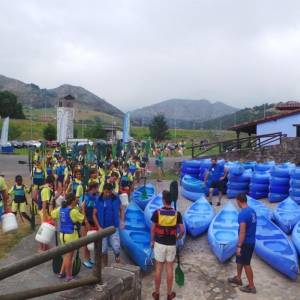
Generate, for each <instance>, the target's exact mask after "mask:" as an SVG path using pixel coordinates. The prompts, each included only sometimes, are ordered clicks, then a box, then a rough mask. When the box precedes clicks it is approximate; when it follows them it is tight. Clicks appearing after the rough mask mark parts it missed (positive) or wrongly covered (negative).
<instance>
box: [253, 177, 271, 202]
mask: <svg viewBox="0 0 300 300" xmlns="http://www.w3.org/2000/svg"><path fill="white" fill-rule="evenodd" d="M269 184H270V173H269V172H268V171H255V172H253V173H252V176H251V179H250V185H249V195H250V196H251V197H252V198H255V199H263V198H267V197H268V194H269Z"/></svg>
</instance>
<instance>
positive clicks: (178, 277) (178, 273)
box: [175, 247, 184, 287]
mask: <svg viewBox="0 0 300 300" xmlns="http://www.w3.org/2000/svg"><path fill="white" fill-rule="evenodd" d="M176 258H177V267H176V269H175V282H176V283H177V284H178V286H179V287H182V286H183V285H184V273H183V271H182V270H181V267H180V258H179V247H177V251H176Z"/></svg>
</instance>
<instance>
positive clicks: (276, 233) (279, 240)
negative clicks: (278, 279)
mask: <svg viewBox="0 0 300 300" xmlns="http://www.w3.org/2000/svg"><path fill="white" fill-rule="evenodd" d="M255 252H256V254H257V255H258V256H259V257H260V258H261V259H263V260H264V261H265V262H266V263H268V264H269V265H270V266H271V267H273V268H274V269H276V270H277V271H279V272H281V273H283V274H284V275H286V276H288V277H289V278H291V279H296V278H297V274H298V256H297V252H296V249H295V247H294V245H293V244H292V242H291V241H290V240H289V239H288V237H287V236H286V234H285V233H284V232H283V231H282V230H281V229H280V228H279V227H278V226H277V225H275V224H274V223H273V222H271V221H270V220H268V219H266V218H265V217H264V216H258V218H257V227H256V244H255Z"/></svg>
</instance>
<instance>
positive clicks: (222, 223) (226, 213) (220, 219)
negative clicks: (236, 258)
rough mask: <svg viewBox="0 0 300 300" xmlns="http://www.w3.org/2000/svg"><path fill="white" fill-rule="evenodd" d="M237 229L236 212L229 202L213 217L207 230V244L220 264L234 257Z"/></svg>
mask: <svg viewBox="0 0 300 300" xmlns="http://www.w3.org/2000/svg"><path fill="white" fill-rule="evenodd" d="M238 228H239V224H238V211H237V209H236V207H235V206H234V205H233V204H232V203H231V202H229V203H227V204H226V205H225V206H224V207H223V208H222V209H221V211H220V212H219V213H218V214H217V215H216V216H215V217H214V219H213V220H212V221H211V223H210V225H209V228H208V242H209V244H210V247H211V249H212V251H213V252H214V254H215V255H216V256H217V258H218V259H219V260H220V262H225V261H226V260H228V259H229V258H230V257H232V256H233V255H234V253H235V251H236V245H237V243H238Z"/></svg>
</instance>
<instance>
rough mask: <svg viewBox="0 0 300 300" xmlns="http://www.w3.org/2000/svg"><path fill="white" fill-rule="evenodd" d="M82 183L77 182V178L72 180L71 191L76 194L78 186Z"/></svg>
mask: <svg viewBox="0 0 300 300" xmlns="http://www.w3.org/2000/svg"><path fill="white" fill-rule="evenodd" d="M80 185H81V182H77V181H76V180H74V181H73V182H72V186H71V187H72V189H71V192H72V193H73V194H74V195H75V196H76V193H77V188H78V187H79V186H80Z"/></svg>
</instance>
